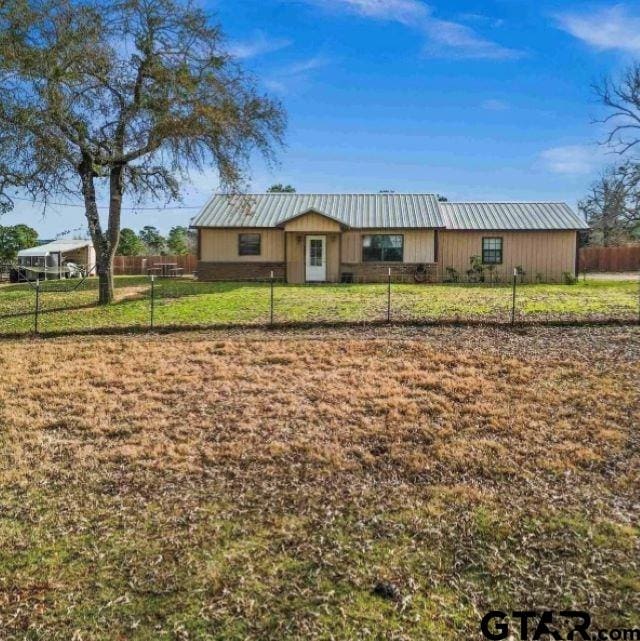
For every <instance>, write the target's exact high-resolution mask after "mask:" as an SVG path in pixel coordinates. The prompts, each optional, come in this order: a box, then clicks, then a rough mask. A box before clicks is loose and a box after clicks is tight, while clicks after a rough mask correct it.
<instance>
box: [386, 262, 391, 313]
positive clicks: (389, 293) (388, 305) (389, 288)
mask: <svg viewBox="0 0 640 641" xmlns="http://www.w3.org/2000/svg"><path fill="white" fill-rule="evenodd" d="M388 279H389V280H388V282H387V323H390V322H391V267H389V276H388Z"/></svg>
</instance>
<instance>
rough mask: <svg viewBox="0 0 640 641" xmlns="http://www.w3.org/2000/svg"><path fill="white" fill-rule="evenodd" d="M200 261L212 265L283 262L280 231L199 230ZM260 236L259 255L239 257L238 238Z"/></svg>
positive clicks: (281, 232)
mask: <svg viewBox="0 0 640 641" xmlns="http://www.w3.org/2000/svg"><path fill="white" fill-rule="evenodd" d="M200 234H201V236H200V260H201V261H203V262H212V263H226V262H233V263H271V262H273V263H279V262H283V261H284V232H283V231H282V230H281V229H251V228H247V229H201V230H200ZM240 234H260V255H259V256H240V255H239V254H238V236H239V235H240Z"/></svg>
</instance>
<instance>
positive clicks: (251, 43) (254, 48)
mask: <svg viewBox="0 0 640 641" xmlns="http://www.w3.org/2000/svg"><path fill="white" fill-rule="evenodd" d="M290 44H291V40H287V39H285V38H269V37H267V36H266V35H265V34H264V33H263V32H262V31H258V32H256V34H255V35H254V37H253V38H251V39H250V40H245V41H242V42H239V41H235V42H231V43H230V44H229V53H230V54H231V55H232V56H234V57H236V58H240V59H241V60H243V59H246V58H255V57H257V56H263V55H265V54H267V53H273V52H274V51H280V49H285V48H286V47H288V46H289V45H290Z"/></svg>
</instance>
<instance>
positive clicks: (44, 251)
mask: <svg viewBox="0 0 640 641" xmlns="http://www.w3.org/2000/svg"><path fill="white" fill-rule="evenodd" d="M90 245H91V241H90V240H54V241H52V242H50V243H45V244H44V245H38V247H30V248H29V249H21V250H20V251H19V252H18V257H20V256H48V255H49V254H54V253H57V252H70V251H73V250H75V249H83V248H84V247H88V246H90Z"/></svg>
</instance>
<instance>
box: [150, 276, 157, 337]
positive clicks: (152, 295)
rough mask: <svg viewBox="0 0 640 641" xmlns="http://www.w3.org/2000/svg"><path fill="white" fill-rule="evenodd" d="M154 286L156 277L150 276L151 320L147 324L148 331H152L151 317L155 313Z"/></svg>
mask: <svg viewBox="0 0 640 641" xmlns="http://www.w3.org/2000/svg"><path fill="white" fill-rule="evenodd" d="M155 284H156V277H155V275H154V274H151V319H150V323H149V329H150V330H152V331H153V315H154V311H155V305H156V301H155Z"/></svg>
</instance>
